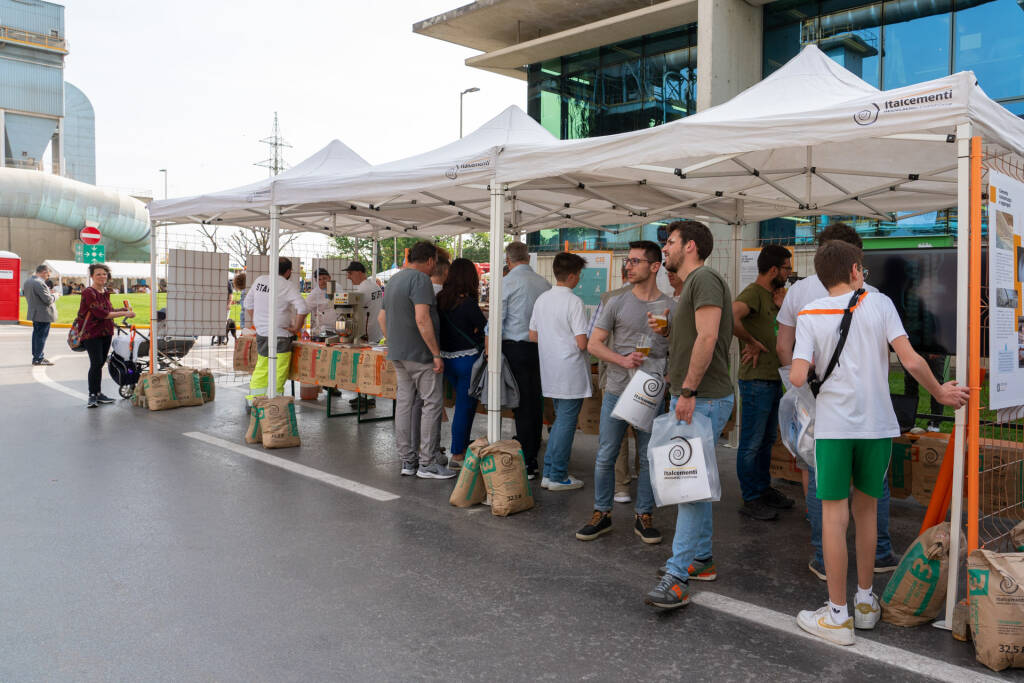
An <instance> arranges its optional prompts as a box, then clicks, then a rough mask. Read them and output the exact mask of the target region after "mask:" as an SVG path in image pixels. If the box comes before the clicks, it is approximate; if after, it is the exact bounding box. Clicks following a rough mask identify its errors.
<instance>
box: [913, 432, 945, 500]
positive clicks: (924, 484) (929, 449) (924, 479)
mask: <svg viewBox="0 0 1024 683" xmlns="http://www.w3.org/2000/svg"><path fill="white" fill-rule="evenodd" d="M944 436H946V437H947V438H942V437H943V435H939V434H929V435H928V436H923V437H921V438H920V439H918V440H917V443H915V444H914V449H913V451H912V452H913V455H914V460H913V467H912V468H911V471H912V474H911V482H912V483H911V491H910V492H911V495H912V496H914V500H916V501H917V502H918V503H921V504H922V505H927V504H928V503H929V501H931V499H932V492H933V491H934V490H935V480H936V479H938V477H939V470H941V469H942V458H943V456H944V455H945V453H946V444H947V443H948V442H949V438H948V435H944Z"/></svg>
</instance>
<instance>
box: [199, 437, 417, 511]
mask: <svg viewBox="0 0 1024 683" xmlns="http://www.w3.org/2000/svg"><path fill="white" fill-rule="evenodd" d="M183 436H187V437H188V438H190V439H195V440H196V441H202V442H203V443H207V444H210V445H211V446H218V447H220V448H224V449H226V450H229V451H231V452H232V453H238V454H239V455H244V456H245V457H247V458H250V459H252V460H256V461H258V462H262V463H264V464H266V465H271V466H272V467H278V468H280V469H282V470H287V471H289V472H292V473H294V474H298V475H300V476H303V477H308V478H310V479H315V480H316V481H319V482H322V483H324V484H327V485H328V486H334V487H336V488H339V489H343V490H345V491H349V492H351V493H357V494H359V495H360V496H366V497H367V498H371V499H373V500H379V501H381V502H388V501H391V500H398V498H400V496H396V495H395V494H393V493H390V492H388V491H384V490H383V489H378V488H374V487H372V486H367V485H366V484H360V483H359V482H358V481H352V480H351V479H345V478H344V477H339V476H337V475H336V474H328V473H327V472H321V471H320V470H317V469H313V468H312V467H307V466H306V465H300V464H299V463H297V462H292V461H291V460H285V459H284V458H279V457H277V456H276V455H270V454H269V453H264V452H262V451H258V450H256V449H255V448H249V447H247V446H243V445H241V444H237V443H234V442H231V441H226V440H224V439H219V438H217V437H216V436H210V435H209V434H204V433H202V432H185V433H184V434H183Z"/></svg>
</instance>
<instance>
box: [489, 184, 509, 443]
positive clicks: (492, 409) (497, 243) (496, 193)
mask: <svg viewBox="0 0 1024 683" xmlns="http://www.w3.org/2000/svg"><path fill="white" fill-rule="evenodd" d="M504 219H505V192H504V190H503V189H502V187H501V186H500V185H498V184H497V183H493V184H492V185H491V287H490V293H489V294H488V303H489V311H488V319H489V323H488V332H487V440H488V441H490V442H492V443H493V442H495V441H499V440H500V439H501V334H502V330H501V317H502V310H501V277H502V276H501V266H502V261H503V260H504V258H503V257H504V254H503V251H504V250H503V249H502V247H503V246H504V239H503V228H504Z"/></svg>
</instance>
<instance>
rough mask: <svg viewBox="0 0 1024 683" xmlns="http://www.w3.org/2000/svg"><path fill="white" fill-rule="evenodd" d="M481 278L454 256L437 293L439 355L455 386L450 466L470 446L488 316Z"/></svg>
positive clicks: (459, 461) (469, 263)
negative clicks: (475, 377) (477, 365)
mask: <svg viewBox="0 0 1024 683" xmlns="http://www.w3.org/2000/svg"><path fill="white" fill-rule="evenodd" d="M479 296H480V277H479V275H478V274H477V272H476V266H475V265H473V262H472V261H470V260H469V259H464V258H457V259H455V260H454V261H452V264H451V266H450V268H449V270H448V279H447V280H445V283H444V287H443V288H442V289H441V291H440V292H438V294H437V310H438V311H439V312H440V314H441V358H442V359H443V360H444V377H445V379H446V380H447V381H448V383H449V384H450V385H452V387H453V388H454V389H455V414H454V415H453V416H452V443H451V459H450V461H449V463H448V466H449V467H453V468H454V467H461V466H462V459H463V457H464V456H465V453H466V447H467V446H468V445H469V432H470V429H471V428H472V427H473V417H474V416H475V415H476V405H477V400H476V399H475V398H473V397H471V396H470V395H469V382H470V377H471V376H472V373H473V363H474V362H475V361H476V359H477V357H479V355H480V353H481V352H482V351H483V348H484V325H485V324H486V323H487V319H486V318H485V317H484V314H483V312H482V311H481V310H480V303H479Z"/></svg>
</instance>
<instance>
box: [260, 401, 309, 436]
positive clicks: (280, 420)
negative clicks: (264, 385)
mask: <svg viewBox="0 0 1024 683" xmlns="http://www.w3.org/2000/svg"><path fill="white" fill-rule="evenodd" d="M256 404H258V405H259V407H260V409H261V411H262V412H261V415H260V418H259V420H260V433H261V435H262V438H263V447H264V448H292V447H294V446H299V445H301V443H302V442H301V441H300V440H299V422H298V420H297V419H296V418H295V402H294V401H293V399H292V397H291V396H276V397H274V398H258V399H256V401H255V402H254V405H256Z"/></svg>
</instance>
